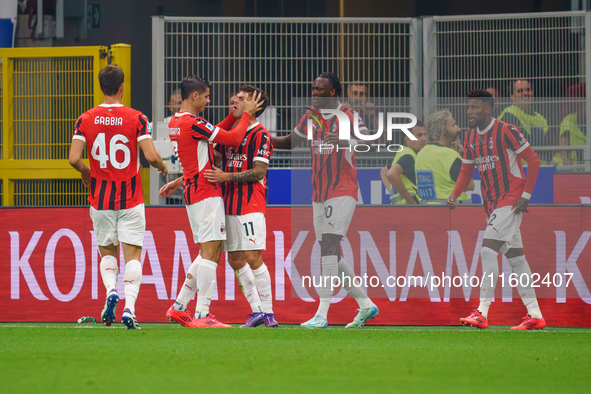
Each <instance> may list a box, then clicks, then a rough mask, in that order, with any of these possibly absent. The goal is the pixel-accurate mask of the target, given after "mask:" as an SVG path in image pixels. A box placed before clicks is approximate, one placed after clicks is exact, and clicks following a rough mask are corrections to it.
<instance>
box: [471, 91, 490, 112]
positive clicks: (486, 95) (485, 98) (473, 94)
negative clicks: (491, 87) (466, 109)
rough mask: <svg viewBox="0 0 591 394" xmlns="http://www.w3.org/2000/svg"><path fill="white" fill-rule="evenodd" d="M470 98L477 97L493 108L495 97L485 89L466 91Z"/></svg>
mask: <svg viewBox="0 0 591 394" xmlns="http://www.w3.org/2000/svg"><path fill="white" fill-rule="evenodd" d="M470 99H478V100H480V101H482V102H483V103H487V104H488V105H490V108H491V109H493V108H494V107H495V98H494V97H493V95H492V94H490V93H489V92H487V91H486V90H480V89H474V90H470V91H469V92H468V100H470Z"/></svg>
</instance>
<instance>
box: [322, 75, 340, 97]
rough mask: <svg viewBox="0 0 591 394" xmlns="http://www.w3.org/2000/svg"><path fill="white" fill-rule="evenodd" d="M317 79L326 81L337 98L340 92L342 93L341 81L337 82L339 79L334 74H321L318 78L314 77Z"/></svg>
mask: <svg viewBox="0 0 591 394" xmlns="http://www.w3.org/2000/svg"><path fill="white" fill-rule="evenodd" d="M318 78H326V79H328V83H330V86H332V88H333V89H334V90H335V93H336V94H337V97H339V96H340V95H341V91H342V88H341V81H340V80H339V77H337V75H336V74H335V73H331V72H323V73H322V74H320V75H319V76H317V77H316V79H318Z"/></svg>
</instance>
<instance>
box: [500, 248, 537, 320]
mask: <svg viewBox="0 0 591 394" xmlns="http://www.w3.org/2000/svg"><path fill="white" fill-rule="evenodd" d="M507 261H508V262H509V265H510V266H511V268H512V269H513V272H514V273H515V275H516V277H517V292H518V293H519V296H520V297H521V300H522V301H523V304H524V305H525V307H526V308H527V313H529V315H530V316H531V317H533V318H534V319H541V318H542V311H540V307H539V306H538V299H537V298H536V291H535V289H534V288H533V287H532V283H531V282H532V280H531V275H532V274H531V269H530V268H529V264H528V263H527V260H526V259H525V256H524V255H521V256H517V257H511V258H508V259H507ZM524 274H525V275H524ZM522 275H523V276H522ZM526 276H527V278H529V279H525V278H526ZM522 278H523V279H522ZM523 285H527V286H523Z"/></svg>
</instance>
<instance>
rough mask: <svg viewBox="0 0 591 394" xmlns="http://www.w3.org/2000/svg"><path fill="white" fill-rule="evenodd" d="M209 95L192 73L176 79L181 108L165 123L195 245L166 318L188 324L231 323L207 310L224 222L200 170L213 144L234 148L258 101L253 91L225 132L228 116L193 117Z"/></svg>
mask: <svg viewBox="0 0 591 394" xmlns="http://www.w3.org/2000/svg"><path fill="white" fill-rule="evenodd" d="M209 95H210V92H209V82H208V81H207V80H205V79H202V78H199V77H195V76H192V77H186V78H184V79H183V81H182V82H181V96H182V99H183V102H182V103H181V108H180V110H179V112H177V113H176V114H175V116H174V117H173V118H172V119H171V121H170V123H169V124H168V131H169V135H170V140H171V141H172V144H173V147H174V150H175V152H176V153H177V154H178V158H179V161H180V163H181V165H182V167H183V182H184V190H183V194H184V200H185V205H186V208H187V215H188V216H189V223H190V225H191V230H192V232H193V240H194V241H195V243H198V244H199V256H197V258H196V259H195V261H193V263H192V264H191V266H190V267H189V271H188V273H187V277H186V279H185V282H184V283H183V286H182V288H181V290H180V292H179V294H178V297H177V299H176V302H175V303H174V304H173V305H172V306H171V307H170V309H169V310H168V312H167V313H166V317H167V318H168V319H169V320H172V321H175V322H177V323H179V324H181V325H184V326H189V327H231V326H229V325H227V324H223V323H221V322H219V321H217V320H216V319H215V318H214V316H213V315H210V314H209V305H210V303H211V296H212V294H213V291H214V289H215V278H216V270H217V266H218V262H219V259H220V254H221V245H222V241H225V240H226V220H225V212H224V202H223V200H222V191H221V187H219V185H217V184H215V183H213V184H212V183H211V182H209V181H208V180H207V179H206V178H205V176H204V173H205V171H206V170H210V169H211V168H212V166H214V164H215V159H214V150H213V147H212V146H213V143H218V144H222V145H226V146H239V145H240V144H241V143H242V140H243V139H244V137H245V134H246V131H247V127H248V125H249V122H250V118H251V116H253V115H254V114H255V113H256V112H257V111H258V110H259V108H260V106H261V105H262V102H261V101H260V100H259V96H258V94H256V95H253V97H252V98H251V99H248V100H246V101H245V110H244V113H243V114H242V117H241V118H240V121H239V122H238V125H237V126H236V127H235V128H234V129H233V130H232V131H231V132H229V131H226V130H225V129H228V128H230V127H231V126H232V125H233V124H234V122H235V121H236V119H235V118H234V116H233V114H230V115H228V117H227V118H226V119H225V120H224V121H223V122H222V123H220V124H219V125H217V126H214V125H212V124H211V123H209V122H208V121H207V120H205V119H203V118H201V117H198V116H197V114H199V113H201V112H203V111H204V110H205V108H206V106H207V104H209ZM179 186H180V181H178V180H175V181H173V182H170V183H168V184H167V185H165V186H164V187H163V188H162V189H161V190H160V195H161V196H163V197H166V196H167V195H170V193H173V192H174V191H175V190H176V189H177V188H178V187H179ZM197 291H199V294H198V296H197V308H196V310H195V319H193V318H192V317H191V316H190V315H189V314H188V313H187V311H186V310H187V304H188V303H189V301H190V300H191V299H192V298H193V296H194V295H195V293H196V292H197Z"/></svg>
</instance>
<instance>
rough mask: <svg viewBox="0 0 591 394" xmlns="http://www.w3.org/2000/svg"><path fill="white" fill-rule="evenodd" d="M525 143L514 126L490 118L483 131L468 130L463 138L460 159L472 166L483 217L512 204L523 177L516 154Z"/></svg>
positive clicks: (519, 192) (521, 167)
mask: <svg viewBox="0 0 591 394" xmlns="http://www.w3.org/2000/svg"><path fill="white" fill-rule="evenodd" d="M528 146H529V143H528V142H527V140H526V139H525V136H524V135H523V133H522V132H521V131H520V130H519V129H518V128H517V127H515V126H513V125H510V124H508V123H505V122H502V121H500V120H497V119H493V121H491V123H490V124H489V126H488V127H487V128H486V129H484V130H477V129H470V130H468V132H467V133H466V136H465V139H464V160H463V162H464V163H466V164H475V165H476V168H478V173H479V174H480V178H481V184H480V185H481V189H482V197H483V199H484V208H485V210H486V213H487V215H489V216H490V214H491V212H492V211H494V210H495V209H496V208H500V207H504V206H507V205H513V204H514V203H515V201H517V200H518V199H519V197H521V194H522V193H523V190H524V187H525V175H524V173H523V166H522V165H521V160H519V159H518V158H517V155H518V154H519V153H521V152H522V151H523V150H525V149H526V148H527V147H528Z"/></svg>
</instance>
